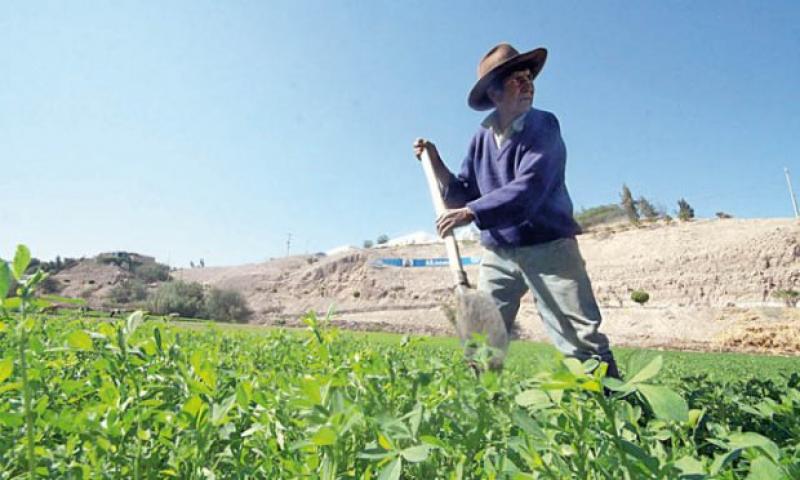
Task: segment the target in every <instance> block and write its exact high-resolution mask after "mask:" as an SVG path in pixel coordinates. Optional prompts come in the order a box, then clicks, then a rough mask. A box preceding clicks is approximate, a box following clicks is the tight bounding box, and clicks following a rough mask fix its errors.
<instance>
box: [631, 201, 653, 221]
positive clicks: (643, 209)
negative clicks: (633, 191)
mask: <svg viewBox="0 0 800 480" xmlns="http://www.w3.org/2000/svg"><path fill="white" fill-rule="evenodd" d="M636 206H637V207H638V209H639V213H640V214H641V215H642V216H644V218H646V219H648V220H655V219H656V218H658V211H657V210H656V207H654V206H653V204H652V203H650V201H649V200H647V199H646V198H644V197H643V196H639V199H638V200H636Z"/></svg>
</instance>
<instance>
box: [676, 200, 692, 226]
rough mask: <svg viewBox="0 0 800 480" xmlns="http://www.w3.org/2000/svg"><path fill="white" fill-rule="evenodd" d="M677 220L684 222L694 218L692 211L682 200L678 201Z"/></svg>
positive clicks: (687, 203)
mask: <svg viewBox="0 0 800 480" xmlns="http://www.w3.org/2000/svg"><path fill="white" fill-rule="evenodd" d="M678 218H679V219H680V220H682V221H684V222H688V221H689V220H691V219H693V218H694V209H693V208H692V207H691V205H689V202H687V201H686V200H684V199H682V198H681V199H680V200H678Z"/></svg>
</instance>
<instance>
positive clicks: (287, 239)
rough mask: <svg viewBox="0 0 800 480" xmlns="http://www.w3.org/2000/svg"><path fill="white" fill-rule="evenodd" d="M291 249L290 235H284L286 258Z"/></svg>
mask: <svg viewBox="0 0 800 480" xmlns="http://www.w3.org/2000/svg"><path fill="white" fill-rule="evenodd" d="M291 249H292V234H291V233H287V234H286V256H287V257H288V256H289V251H290V250H291Z"/></svg>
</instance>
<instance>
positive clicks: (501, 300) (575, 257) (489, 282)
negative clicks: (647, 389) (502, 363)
mask: <svg viewBox="0 0 800 480" xmlns="http://www.w3.org/2000/svg"><path fill="white" fill-rule="evenodd" d="M478 289H479V290H481V291H484V292H486V293H488V294H489V295H491V296H492V298H493V299H494V301H495V303H496V304H497V306H498V308H499V309H500V314H501V315H502V317H503V321H505V324H506V328H507V329H508V331H509V332H511V330H512V328H513V327H514V320H515V318H516V316H517V312H518V311H519V303H520V300H521V299H522V296H523V295H524V294H525V292H527V291H528V289H530V290H531V292H533V295H534V297H535V298H536V306H537V307H538V309H539V314H540V315H541V317H542V320H543V321H544V325H545V327H546V330H547V333H548V334H549V336H550V338H551V339H552V340H553V343H554V344H555V346H556V348H558V350H560V351H561V352H562V353H564V355H566V356H568V357H575V358H577V359H579V360H586V359H588V358H597V359H598V360H603V361H605V362H608V363H612V362H613V355H612V353H611V349H610V347H609V343H608V338H607V337H606V336H605V335H603V334H602V333H600V331H599V327H600V323H601V322H602V318H601V316H600V309H599V308H598V307H597V301H596V300H595V298H594V293H593V292H592V285H591V282H590V281H589V276H588V275H587V274H586V266H585V262H584V261H583V257H581V253H580V251H579V249H578V242H577V241H576V240H575V239H574V238H562V239H559V240H555V241H552V242H548V243H544V244H540V245H533V246H528V247H515V248H498V249H492V250H490V249H484V252H483V258H482V260H481V266H480V274H479V280H478ZM615 368H616V367H615Z"/></svg>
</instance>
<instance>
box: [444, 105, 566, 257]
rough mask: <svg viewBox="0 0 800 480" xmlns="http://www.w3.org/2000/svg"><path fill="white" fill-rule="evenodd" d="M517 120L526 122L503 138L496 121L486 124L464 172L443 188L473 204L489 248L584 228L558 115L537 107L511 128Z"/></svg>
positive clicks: (453, 201)
mask: <svg viewBox="0 0 800 480" xmlns="http://www.w3.org/2000/svg"><path fill="white" fill-rule="evenodd" d="M490 117H491V116H490ZM487 120H489V122H491V121H492V120H491V118H489V119H487ZM517 121H520V122H521V123H522V128H521V129H520V130H519V131H517V132H515V133H513V134H511V135H508V134H507V133H506V132H501V133H502V134H503V135H501V136H502V138H501V139H500V141H499V142H498V139H497V138H496V134H495V132H494V130H493V129H492V128H491V123H490V127H486V126H484V125H482V126H481V128H479V129H478V132H477V133H476V134H475V136H473V138H472V142H471V143H470V146H469V152H468V153H467V156H466V158H465V159H464V162H463V164H462V166H461V171H460V173H459V174H458V176H455V175H454V176H452V177H451V178H450V182H449V183H448V184H447V185H446V188H445V189H444V192H443V193H444V199H445V202H446V204H447V205H448V207H450V208H459V207H463V206H466V207H467V208H469V209H470V211H471V212H472V213H473V214H474V216H475V220H474V221H475V225H476V226H477V227H478V228H479V229H480V230H481V243H482V244H483V245H485V246H487V247H489V248H492V247H517V246H526V245H536V244H540V243H544V242H550V241H553V240H557V239H559V238H569V237H573V236H575V235H576V234H577V233H579V232H580V227H579V226H578V224H577V223H576V222H575V219H574V218H573V216H572V200H570V197H569V193H568V192H567V187H566V184H565V180H564V173H565V170H566V159H567V151H566V148H565V146H564V141H563V140H562V138H561V129H560V127H559V124H558V119H556V117H555V115H553V114H552V113H550V112H545V111H543V110H537V109H535V108H532V109H531V110H529V111H528V112H527V113H526V114H524V115H523V116H522V117H520V118H518V119H515V121H514V122H512V125H511V129H512V130H511V131H512V132H513V129H514V124H515V123H516V122H517Z"/></svg>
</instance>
